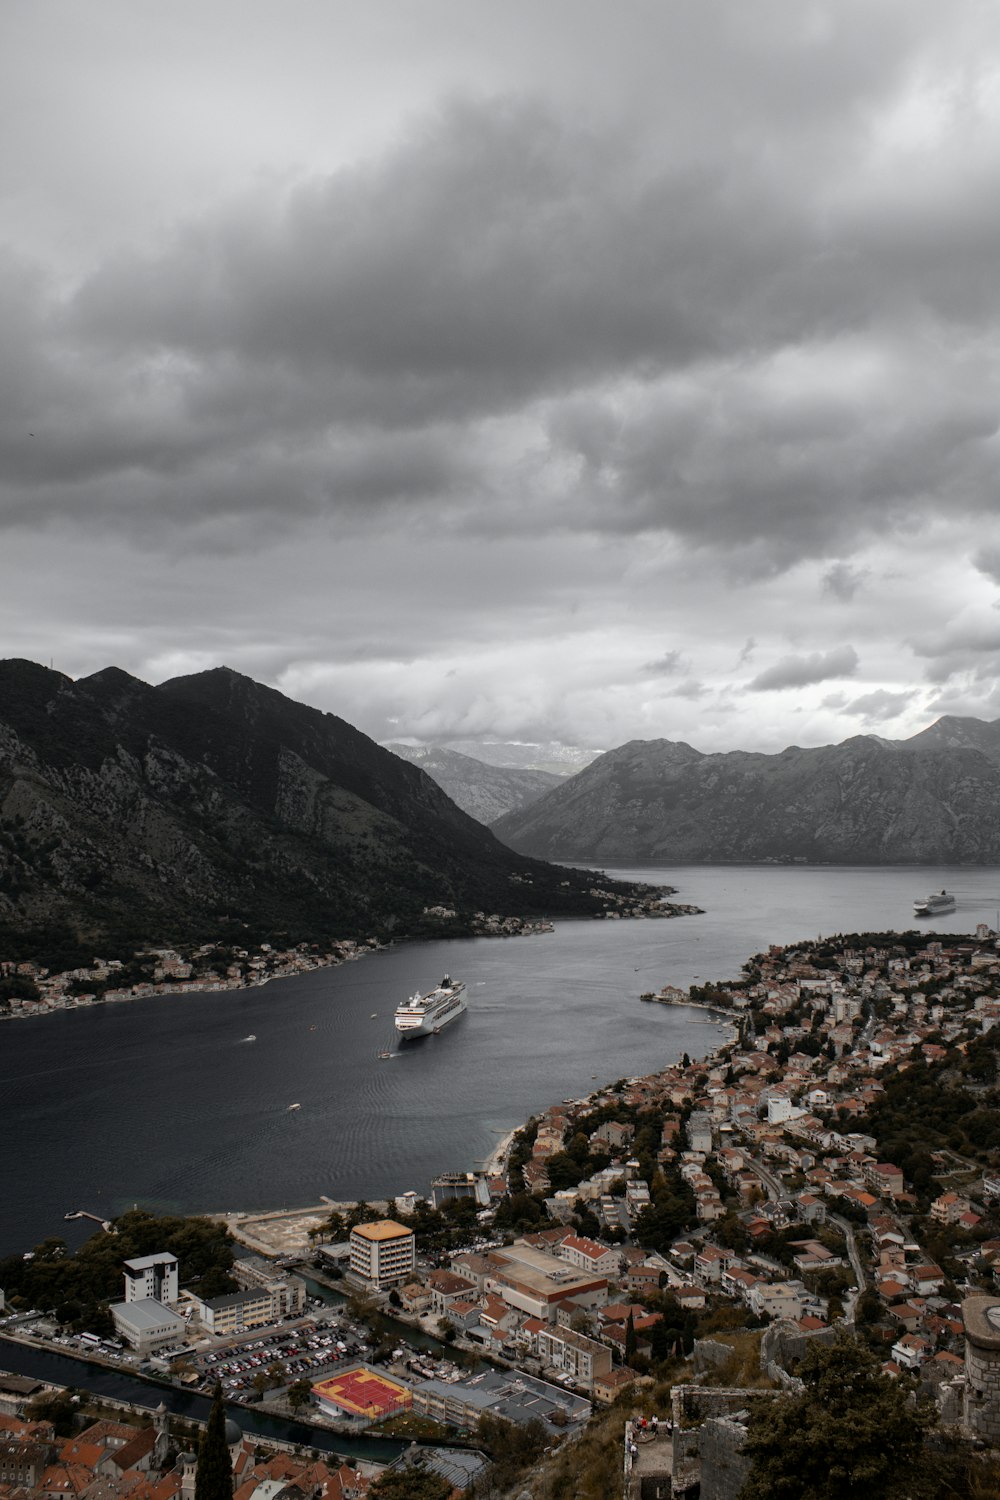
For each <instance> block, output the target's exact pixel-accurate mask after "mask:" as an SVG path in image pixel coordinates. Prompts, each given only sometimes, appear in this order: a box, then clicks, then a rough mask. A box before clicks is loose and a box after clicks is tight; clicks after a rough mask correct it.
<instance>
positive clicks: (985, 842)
mask: <svg viewBox="0 0 1000 1500" xmlns="http://www.w3.org/2000/svg"><path fill="white" fill-rule="evenodd" d="M494 830H495V832H496V833H497V834H498V836H499V837H500V838H502V839H503V840H504V841H505V842H506V843H509V844H510V845H511V847H512V848H516V849H520V850H522V851H524V852H525V853H531V854H533V855H536V856H541V857H544V858H549V859H553V858H561V859H574V860H576V859H580V860H588V861H599V862H601V863H608V864H630V863H644V864H660V863H673V862H683V861H694V862H698V861H703V862H718V861H729V860H768V859H778V860H781V859H805V860H810V861H812V860H818V861H831V862H834V863H845V864H853V863H914V864H920V863H935V862H962V861H964V862H967V863H994V862H996V861H998V860H1000V767H998V766H997V765H996V764H994V763H993V761H992V760H990V759H988V758H987V757H986V756H985V755H984V754H982V753H981V752H980V751H979V750H977V749H967V748H954V749H947V750H934V749H931V750H920V749H918V748H915V747H913V746H912V744H911V745H910V746H909V747H906V748H903V747H900V746H898V745H893V744H891V743H889V742H886V741H881V740H877V739H874V738H869V737H864V736H859V737H858V738H855V739H851V740H846V741H845V742H844V743H843V744H842V745H830V746H824V747H822V748H820V749H815V750H801V749H799V748H797V747H792V748H790V749H788V750H784V751H782V752H781V754H779V755H759V754H749V753H746V752H744V751H733V752H730V753H729V754H725V755H701V754H699V753H698V752H697V751H696V750H692V748H691V747H690V746H689V745H683V744H673V743H671V742H670V741H667V740H654V741H638V740H637V741H632V742H631V743H630V744H627V745H622V746H621V747H620V748H619V749H617V750H612V751H610V752H609V753H608V754H607V755H604V756H602V757H601V758H600V759H599V760H596V761H595V762H594V763H593V765H591V766H588V767H587V769H586V770H584V771H581V772H580V773H579V774H578V775H577V776H574V777H573V778H572V780H571V781H569V782H567V783H566V784H565V785H564V786H561V787H557V788H556V789H555V790H554V791H552V792H549V793H547V794H546V795H545V796H544V797H543V798H541V799H540V800H539V801H538V802H536V803H534V804H533V805H532V806H531V807H530V808H528V809H526V810H525V811H524V812H522V813H515V814H511V815H509V816H507V817H505V818H501V819H500V820H499V821H498V822H497V823H496V824H494Z"/></svg>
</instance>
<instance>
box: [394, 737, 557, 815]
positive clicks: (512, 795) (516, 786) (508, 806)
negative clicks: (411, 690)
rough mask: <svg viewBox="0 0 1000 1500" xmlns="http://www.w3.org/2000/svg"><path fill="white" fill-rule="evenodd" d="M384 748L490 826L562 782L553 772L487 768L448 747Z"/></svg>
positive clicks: (520, 768) (508, 767)
mask: <svg viewBox="0 0 1000 1500" xmlns="http://www.w3.org/2000/svg"><path fill="white" fill-rule="evenodd" d="M385 748H386V749H387V750H391V751H392V753H393V755H398V756H400V757H401V759H403V760H408V761H409V762H410V763H411V765H414V766H419V767H420V768H421V770H423V771H426V772H427V774H428V776H430V777H431V778H432V779H433V780H434V781H436V782H437V784H438V786H439V787H441V789H442V790H443V791H445V792H447V794H448V796H449V797H450V798H451V800H452V802H454V803H455V805H456V807H460V808H461V809H462V811H463V812H467V813H468V814H469V816H470V817H472V818H475V819H476V821H477V822H479V823H485V824H487V825H488V824H490V823H495V822H496V820H497V818H502V817H503V816H504V814H505V813H509V812H517V811H519V810H520V809H521V808H523V807H527V806H528V804H529V803H531V802H537V800H538V798H539V797H542V796H544V794H545V793H546V792H547V791H550V790H551V789H552V787H554V786H558V785H559V783H560V782H561V781H562V780H563V777H562V776H556V775H554V774H553V772H551V771H535V770H529V769H528V768H527V767H521V766H493V765H487V764H486V763H485V762H484V761H481V760H477V759H475V757H473V756H471V755H462V754H461V752H460V751H458V750H450V749H448V748H447V746H445V745H396V744H388V745H386V747H385Z"/></svg>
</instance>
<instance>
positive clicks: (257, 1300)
mask: <svg viewBox="0 0 1000 1500" xmlns="http://www.w3.org/2000/svg"><path fill="white" fill-rule="evenodd" d="M285 1290H286V1291H287V1288H286V1289H285ZM281 1301H282V1298H281V1294H279V1293H276V1292H275V1290H274V1288H272V1287H266V1286H256V1287H248V1288H246V1289H245V1290H244V1291H242V1292H226V1293H225V1294H224V1295H223V1296H221V1297H206V1298H204V1300H202V1299H200V1298H199V1299H196V1305H197V1308H198V1318H199V1321H200V1322H201V1323H202V1324H203V1325H204V1327H205V1328H207V1329H208V1331H209V1333H214V1334H216V1335H224V1334H228V1333H239V1332H241V1331H242V1330H243V1329H244V1328H263V1327H264V1325H265V1324H266V1323H276V1322H277V1321H278V1319H279V1318H280V1317H281V1316H282V1314H281V1313H280V1312H279V1311H278V1308H279V1307H280V1306H281Z"/></svg>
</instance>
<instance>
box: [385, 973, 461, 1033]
mask: <svg viewBox="0 0 1000 1500" xmlns="http://www.w3.org/2000/svg"><path fill="white" fill-rule="evenodd" d="M466 1009H467V1005H466V1000H465V984H464V983H463V981H462V980H461V979H452V978H451V977H450V975H448V974H446V975H445V976H444V978H443V979H442V981H441V983H440V984H439V985H438V986H437V988H436V989H433V990H428V992H427V994H426V995H421V994H419V993H418V994H416V995H411V997H410V999H409V1000H404V1001H403V1003H402V1005H399V1006H397V1008H396V1015H395V1023H396V1030H397V1031H398V1032H399V1039H400V1041H407V1040H415V1039H416V1038H417V1037H418V1036H432V1035H433V1034H435V1033H436V1032H438V1031H440V1030H441V1028H442V1026H447V1025H448V1023H449V1022H450V1021H454V1020H456V1019H457V1018H458V1017H459V1016H460V1015H461V1014H462V1012H463V1011H464V1010H466Z"/></svg>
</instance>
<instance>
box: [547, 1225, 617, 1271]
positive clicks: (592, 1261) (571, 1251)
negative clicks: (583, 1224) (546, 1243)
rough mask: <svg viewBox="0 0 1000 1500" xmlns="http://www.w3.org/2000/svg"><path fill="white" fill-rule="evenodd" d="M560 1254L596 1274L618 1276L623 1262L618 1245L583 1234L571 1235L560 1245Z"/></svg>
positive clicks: (584, 1269)
mask: <svg viewBox="0 0 1000 1500" xmlns="http://www.w3.org/2000/svg"><path fill="white" fill-rule="evenodd" d="M559 1256H560V1259H562V1260H568V1261H569V1263H570V1265H571V1266H576V1267H577V1268H578V1269H579V1270H581V1271H591V1272H593V1274H594V1275H595V1276H616V1275H617V1274H618V1267H619V1265H620V1263H621V1251H620V1250H619V1249H618V1247H617V1246H616V1245H602V1244H599V1243H598V1241H597V1240H590V1239H586V1238H584V1237H583V1236H581V1235H575V1234H574V1235H570V1236H569V1237H568V1238H567V1239H564V1240H563V1242H562V1244H561V1245H560V1246H559Z"/></svg>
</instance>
